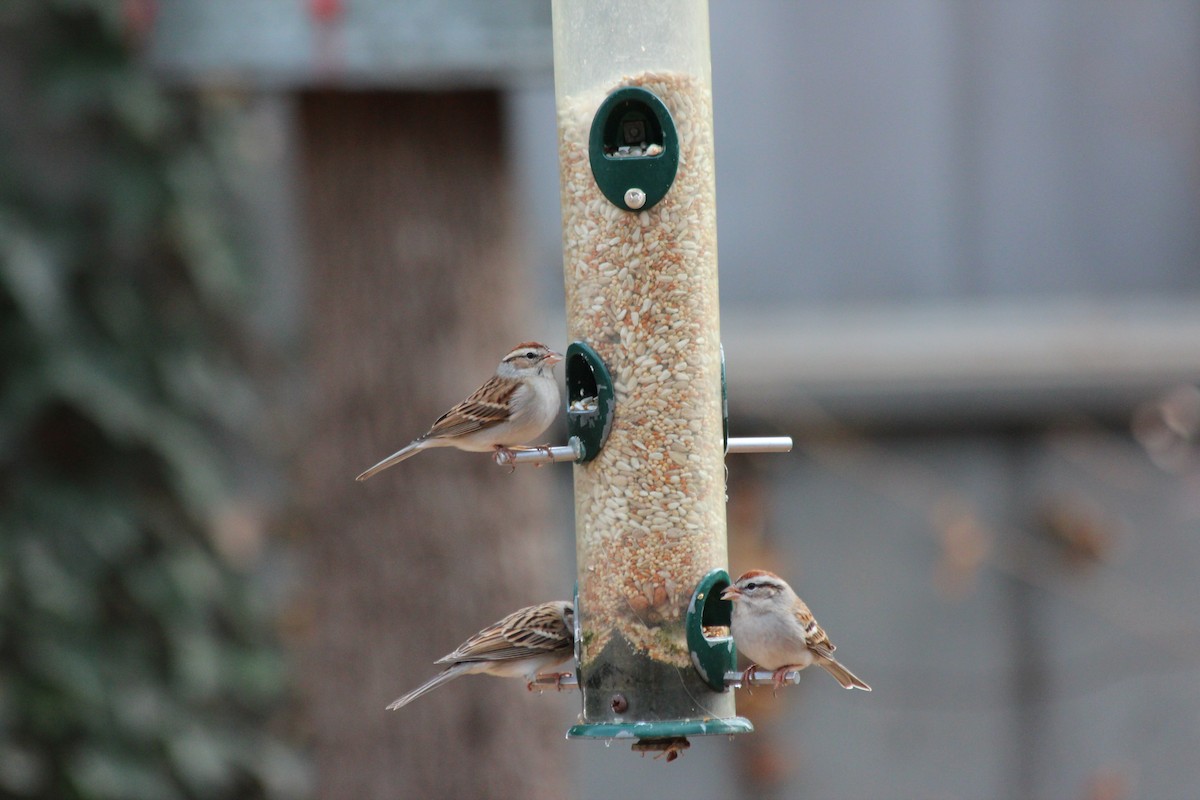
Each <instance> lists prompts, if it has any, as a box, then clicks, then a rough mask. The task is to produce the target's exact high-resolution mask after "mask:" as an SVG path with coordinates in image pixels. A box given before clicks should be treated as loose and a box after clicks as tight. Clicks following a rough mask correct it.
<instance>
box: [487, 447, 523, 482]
mask: <svg viewBox="0 0 1200 800" xmlns="http://www.w3.org/2000/svg"><path fill="white" fill-rule="evenodd" d="M492 451H493V452H492V460H493V461H495V462H496V463H497V464H499V465H500V466H504V465H505V464H507V465H508V474H509V475H512V474H513V473H514V472H516V471H517V462H516V461H515V460H513V459H514V455H515V453H514V451H513V449H512V448H511V447H505V446H504V445H502V444H498V445H494V446H493V447H492Z"/></svg>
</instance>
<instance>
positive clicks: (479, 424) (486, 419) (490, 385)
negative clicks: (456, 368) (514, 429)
mask: <svg viewBox="0 0 1200 800" xmlns="http://www.w3.org/2000/svg"><path fill="white" fill-rule="evenodd" d="M520 386H521V384H520V382H519V381H515V380H513V379H511V378H501V377H499V376H496V375H493V376H492V377H491V378H490V379H489V380H488V382H487V383H485V384H483V386H480V387H479V388H478V389H476V390H475V392H474V393H473V394H472V395H471V396H470V397H468V398H467V399H466V400H463V401H462V402H461V403H459V404H458V405H456V406H455V407H454V408H452V409H450V410H449V411H447V412H446V413H445V414H442V415H441V416H440V417H438V418H437V421H436V422H434V423H433V427H432V428H430V429H429V432H428V433H426V434H425V435H424V436H422V437H421V438H422V439H433V438H437V439H444V438H451V437H456V436H465V435H467V434H470V433H475V432H476V431H481V430H483V429H485V428H490V427H492V426H493V425H497V424H499V423H501V422H504V421H505V420H507V419H508V418H509V413H510V412H509V408H510V404H511V402H512V398H513V395H514V394H516V392H517V389H518V388H520Z"/></svg>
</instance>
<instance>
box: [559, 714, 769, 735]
mask: <svg viewBox="0 0 1200 800" xmlns="http://www.w3.org/2000/svg"><path fill="white" fill-rule="evenodd" d="M753 732H754V725H753V724H751V722H750V720H748V719H746V718H745V717H726V718H715V717H714V718H713V719H678V720H663V721H659V722H600V723H595V724H589V725H582V724H581V725H572V726H571V729H570V730H568V731H567V738H568V739H673V738H676V737H679V736H719V735H721V734H727V735H732V734H735V733H753Z"/></svg>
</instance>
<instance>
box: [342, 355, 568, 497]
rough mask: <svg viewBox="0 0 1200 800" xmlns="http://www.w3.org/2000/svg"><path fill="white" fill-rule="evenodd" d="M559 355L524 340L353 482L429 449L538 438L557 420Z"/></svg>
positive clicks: (497, 446)
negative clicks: (424, 428) (448, 406)
mask: <svg viewBox="0 0 1200 800" xmlns="http://www.w3.org/2000/svg"><path fill="white" fill-rule="evenodd" d="M562 359H563V357H562V355H561V354H559V353H556V352H554V351H553V350H551V349H550V348H549V347H546V345H544V344H539V343H538V342H522V343H521V344H519V345H517V346H516V347H514V348H513V349H512V350H511V351H510V352H509V354H508V355H506V356H505V357H504V358H503V359H502V360H501V361H500V366H498V367H496V374H495V375H493V376H492V377H491V378H489V379H488V381H487V383H485V384H483V386H480V387H479V388H478V389H476V390H475V392H474V393H473V394H472V395H471V396H470V397H468V398H467V399H466V400H464V401H462V402H461V403H459V404H458V405H456V406H455V407H454V408H452V409H450V410H449V411H447V412H446V413H445V414H443V415H442V416H440V417H438V419H437V422H435V423H433V427H432V428H430V429H429V430H428V431H426V432H425V433H424V434H422V435H421V436H419V437H417V438H416V439H414V440H413V441H412V442H410V443H409V444H408V445H406V446H405V447H403V448H402V449H400V450H398V451H396V452H395V453H392V454H391V455H390V456H388V457H387V458H385V459H384V460H383V461H380V462H379V463H378V464H376V465H375V466H373V467H371V468H370V469H368V470H367V471H366V472H364V473H362V474H361V475H359V476H358V478H356V480H360V481H365V480H366V479H367V478H369V477H371V476H372V475H374V474H375V473H377V472H382V471H383V470H385V469H387V468H388V467H391V466H394V465H396V464H399V463H400V462H401V461H403V460H404V459H406V458H411V457H412V456H415V455H416V454H417V453H419V452H421V451H422V450H425V449H428V448H430V447H457V448H458V449H459V450H469V451H472V452H485V451H487V450H496V451H507V450H510V449H511V448H510V447H509V445H516V444H518V443H520V442H525V441H528V440H530V439H532V438H534V437H535V436H538V435H540V434H541V433H542V431H544V430H546V429H547V428H549V427H550V424H551V423H552V422H554V419H555V418H556V417H557V416H558V414H559V411H560V408H559V394H558V383H557V382H556V381H555V380H554V372H553V367H554V365H555V364H557V363H558V362H559V361H562Z"/></svg>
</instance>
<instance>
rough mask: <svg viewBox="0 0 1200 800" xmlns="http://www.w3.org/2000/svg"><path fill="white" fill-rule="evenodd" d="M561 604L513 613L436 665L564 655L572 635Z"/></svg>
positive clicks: (555, 603)
mask: <svg viewBox="0 0 1200 800" xmlns="http://www.w3.org/2000/svg"><path fill="white" fill-rule="evenodd" d="M566 605H567V604H566V603H564V602H562V601H557V602H552V603H542V604H541V605H536V606H529V607H528V608H522V609H520V610H519V611H514V612H513V613H511V614H509V615H508V616H507V617H505V618H504V619H502V620H500V621H499V622H497V623H496V624H495V625H489V626H488V627H486V628H484V629H483V630H481V631H480V632H479V633H477V634H475V635H474V636H472V637H471V638H470V639H467V640H466V641H465V642H463V643H462V644H461V645H459V646H458V649H457V650H455V651H454V652H453V653H450V654H449V655H447V656H443V657H442V658H439V659H438V660H437V663H438V664H445V663H450V662H462V661H507V660H510V659H518V658H528V657H530V656H538V655H544V654H546V653H549V652H560V651H561V652H565V651H568V650H570V649H572V648H573V647H574V644H575V642H574V631H572V630H570V629H569V628H568V626H567V623H566V622H565V621H564V619H563V609H564V607H565V606H566Z"/></svg>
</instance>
